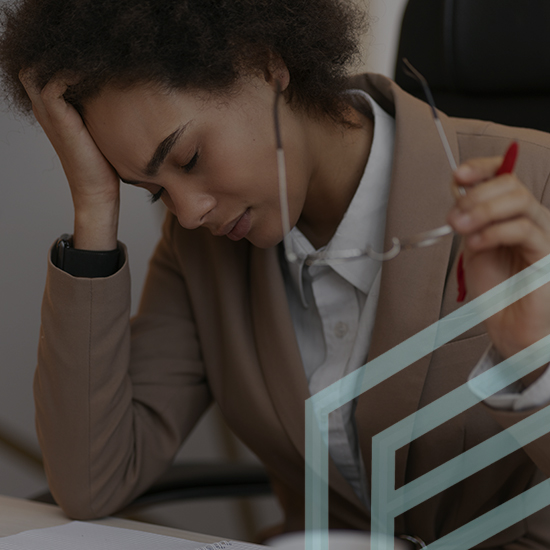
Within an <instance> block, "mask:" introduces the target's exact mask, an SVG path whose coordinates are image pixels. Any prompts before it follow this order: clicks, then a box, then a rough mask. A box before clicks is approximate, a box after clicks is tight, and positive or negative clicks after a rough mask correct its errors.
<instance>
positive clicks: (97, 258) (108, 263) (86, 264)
mask: <svg viewBox="0 0 550 550" xmlns="http://www.w3.org/2000/svg"><path fill="white" fill-rule="evenodd" d="M120 259H121V253H120V250H119V249H118V248H117V249H116V250H107V251H103V250H100V251H96V250H79V249H77V248H74V247H73V238H72V235H68V234H67V233H65V234H64V235H61V237H59V239H57V241H56V242H55V245H54V247H53V249H52V263H53V264H54V265H55V266H56V267H58V268H59V269H62V270H63V271H65V272H67V273H68V274H69V275H72V276H73V277H87V278H89V279H97V278H99V277H110V276H111V275H114V274H115V273H116V272H117V271H118V270H119V268H120Z"/></svg>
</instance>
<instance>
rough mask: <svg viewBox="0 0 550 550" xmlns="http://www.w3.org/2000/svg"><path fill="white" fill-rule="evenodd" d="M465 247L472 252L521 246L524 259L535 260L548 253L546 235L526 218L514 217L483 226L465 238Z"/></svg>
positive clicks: (549, 249) (547, 238)
mask: <svg viewBox="0 0 550 550" xmlns="http://www.w3.org/2000/svg"><path fill="white" fill-rule="evenodd" d="M465 245H466V247H467V248H469V249H470V250H472V251H474V252H481V251H483V250H491V249H496V248H498V247H503V246H505V247H521V249H522V250H523V255H524V257H525V259H526V260H527V261H528V262H530V263H533V262H536V261H538V260H540V259H541V258H543V257H544V256H547V255H548V254H550V239H549V237H548V235H547V234H546V233H545V232H544V231H542V230H541V229H540V228H539V227H537V226H536V225H535V224H533V222H532V221H531V220H529V219H527V218H516V219H514V220H509V221H507V222H504V223H499V224H494V225H490V226H487V227H485V228H484V229H483V230H482V231H480V232H478V233H475V234H473V235H469V236H468V237H467V238H466V239H465Z"/></svg>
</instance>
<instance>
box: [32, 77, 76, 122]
mask: <svg viewBox="0 0 550 550" xmlns="http://www.w3.org/2000/svg"><path fill="white" fill-rule="evenodd" d="M68 86H69V85H68V83H67V82H66V81H65V79H63V78H61V77H54V78H52V79H51V80H50V81H49V82H48V83H47V84H46V85H45V86H44V88H42V91H41V92H40V98H41V100H42V104H43V105H44V107H45V109H46V110H47V112H48V114H49V116H50V117H51V118H52V119H53V120H55V121H57V120H62V119H63V118H64V117H65V116H66V115H67V113H68V111H70V110H72V109H71V107H70V106H69V105H68V104H67V102H66V101H65V98H64V97H63V95H64V94H65V92H66V91H67V88H68Z"/></svg>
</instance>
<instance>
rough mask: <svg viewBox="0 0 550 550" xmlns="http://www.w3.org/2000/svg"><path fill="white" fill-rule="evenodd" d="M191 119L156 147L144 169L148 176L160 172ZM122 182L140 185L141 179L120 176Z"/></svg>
mask: <svg viewBox="0 0 550 550" xmlns="http://www.w3.org/2000/svg"><path fill="white" fill-rule="evenodd" d="M190 123H191V121H189V122H188V123H187V124H184V125H183V126H180V127H179V128H178V129H177V130H176V131H175V132H172V133H171V134H170V135H169V136H168V137H167V138H165V139H163V140H162V141H161V142H160V144H159V145H158V147H157V148H156V150H155V152H154V153H153V156H152V157H151V160H150V161H149V162H148V163H147V166H146V167H145V169H144V170H143V173H144V174H145V175H146V176H148V177H151V178H152V177H154V176H156V175H157V174H158V171H159V168H160V167H161V166H162V163H163V162H164V161H165V160H166V157H167V156H168V155H169V154H170V151H171V150H172V149H173V148H174V146H175V145H176V143H177V142H178V139H179V138H180V137H181V135H182V134H183V132H185V130H186V129H187V127H188V126H189V124H190ZM118 177H119V179H120V181H121V182H122V183H127V184H129V185H140V184H141V183H142V182H140V181H132V180H126V179H124V178H121V177H120V175H119V176H118Z"/></svg>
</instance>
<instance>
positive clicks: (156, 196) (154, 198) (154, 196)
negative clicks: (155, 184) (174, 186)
mask: <svg viewBox="0 0 550 550" xmlns="http://www.w3.org/2000/svg"><path fill="white" fill-rule="evenodd" d="M163 193H164V187H161V188H160V189H159V190H158V191H157V192H156V193H151V196H150V197H149V201H150V202H151V204H153V203H155V202H157V201H158V200H159V199H160V198H161V197H162V194H163Z"/></svg>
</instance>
